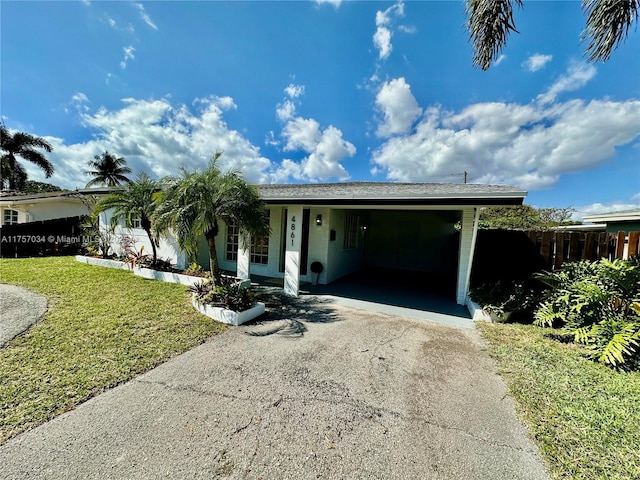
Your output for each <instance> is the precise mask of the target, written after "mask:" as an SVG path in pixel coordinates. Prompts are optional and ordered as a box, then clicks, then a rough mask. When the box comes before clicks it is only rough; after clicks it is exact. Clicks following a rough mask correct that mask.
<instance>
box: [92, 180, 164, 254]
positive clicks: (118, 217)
mask: <svg viewBox="0 0 640 480" xmlns="http://www.w3.org/2000/svg"><path fill="white" fill-rule="evenodd" d="M160 187H161V183H160V182H159V181H158V180H154V179H152V178H151V177H149V175H147V174H146V173H144V172H140V173H138V175H137V176H136V179H135V180H134V181H132V182H128V183H126V185H124V186H123V187H122V188H121V189H118V190H117V191H114V192H113V193H111V194H109V195H108V196H106V197H104V198H102V199H101V200H100V201H99V202H98V203H97V204H96V206H95V209H94V214H98V213H100V212H104V211H105V210H109V209H113V214H112V216H111V226H112V227H115V225H117V224H118V223H120V222H122V221H124V224H125V226H127V227H128V228H131V227H132V225H133V220H134V219H136V218H139V219H140V226H141V227H142V229H143V230H144V231H145V232H146V233H147V237H149V242H150V243H151V249H152V250H153V263H154V264H155V263H156V261H157V260H158V254H157V249H156V247H157V246H158V232H157V230H156V229H155V228H154V225H153V223H152V218H153V215H154V212H155V210H156V202H155V198H154V197H155V195H156V194H157V193H158V191H159V190H160Z"/></svg>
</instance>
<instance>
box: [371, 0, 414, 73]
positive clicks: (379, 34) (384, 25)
mask: <svg viewBox="0 0 640 480" xmlns="http://www.w3.org/2000/svg"><path fill="white" fill-rule="evenodd" d="M401 17H404V3H402V2H398V3H395V4H394V5H392V6H390V7H389V8H387V9H386V10H378V11H377V12H376V32H375V33H374V34H373V45H374V46H375V47H376V48H377V49H378V57H379V59H380V60H385V59H386V58H388V57H389V55H391V51H392V50H393V45H392V44H391V37H392V35H393V33H392V31H391V28H390V27H391V26H392V25H393V23H394V20H395V19H397V18H401ZM405 28H411V27H405Z"/></svg>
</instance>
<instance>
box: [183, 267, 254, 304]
mask: <svg viewBox="0 0 640 480" xmlns="http://www.w3.org/2000/svg"><path fill="white" fill-rule="evenodd" d="M189 291H190V292H191V293H192V294H193V295H194V296H195V297H196V300H197V302H198V303H200V304H204V305H212V306H214V307H222V308H226V309H228V310H233V311H236V312H242V311H244V310H248V309H250V308H251V307H253V306H254V305H255V303H256V300H255V295H254V294H253V292H252V291H251V290H250V289H248V288H243V287H241V286H240V283H239V282H238V281H237V280H236V279H235V278H233V277H225V276H222V277H221V279H220V280H219V283H218V284H217V285H215V284H214V283H213V282H212V281H211V279H207V280H203V281H201V282H197V283H196V284H194V285H193V286H192V287H189Z"/></svg>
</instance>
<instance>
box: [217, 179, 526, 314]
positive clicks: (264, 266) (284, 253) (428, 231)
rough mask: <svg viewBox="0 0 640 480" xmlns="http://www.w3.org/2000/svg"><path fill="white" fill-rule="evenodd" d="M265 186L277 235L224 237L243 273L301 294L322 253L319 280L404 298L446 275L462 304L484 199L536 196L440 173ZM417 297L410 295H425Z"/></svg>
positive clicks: (514, 200) (426, 290)
mask: <svg viewBox="0 0 640 480" xmlns="http://www.w3.org/2000/svg"><path fill="white" fill-rule="evenodd" d="M258 190H259V193H260V196H261V197H262V198H263V200H264V201H265V203H266V206H267V209H268V211H269V219H270V227H271V235H270V236H269V238H268V239H259V241H258V240H256V239H253V240H252V239H248V241H247V239H246V238H244V239H243V238H242V237H243V236H238V234H237V232H235V233H232V232H231V230H230V229H229V228H227V235H226V237H224V236H220V237H221V238H219V239H218V240H217V241H218V242H220V245H219V246H218V251H220V252H222V251H226V255H227V256H226V258H222V259H220V265H221V266H222V268H224V269H227V270H235V271H236V272H237V276H238V277H240V278H251V277H253V276H255V275H260V276H263V277H271V278H281V279H283V283H282V284H283V288H284V291H285V293H287V294H289V295H293V296H296V295H298V294H299V293H300V292H301V288H302V286H303V285H304V284H306V283H311V282H312V281H314V275H313V272H312V271H311V270H312V269H311V265H312V264H314V263H316V262H317V263H320V264H321V265H322V272H321V273H320V274H319V276H318V277H317V279H315V280H317V283H318V284H319V285H334V288H338V287H339V286H340V285H342V286H343V288H347V287H345V286H344V285H345V282H348V283H349V288H348V290H350V291H352V292H356V291H363V292H366V291H373V289H374V287H381V290H380V291H379V292H378V294H377V295H376V296H377V297H379V298H381V296H383V293H384V291H387V292H391V291H392V290H393V292H395V293H394V294H393V295H392V297H393V299H395V300H392V299H391V298H389V299H388V302H392V301H394V302H399V301H401V300H400V299H401V298H404V295H405V294H404V293H403V291H404V292H410V291H412V290H414V289H415V288H418V289H419V292H420V294H421V295H422V296H425V295H426V296H428V295H429V294H430V293H431V292H436V291H437V289H438V288H439V287H440V286H442V285H446V286H447V288H448V289H447V290H446V291H445V292H444V293H443V294H442V296H443V297H448V298H449V300H450V301H451V300H453V301H454V302H455V303H456V304H458V305H465V304H466V302H467V296H468V290H469V279H470V274H471V268H472V259H473V252H474V248H475V238H476V232H477V228H478V219H479V215H480V210H481V208H483V207H485V206H494V205H521V204H522V201H523V199H524V197H525V196H526V192H524V191H522V190H518V189H515V188H513V187H509V186H505V185H475V184H440V183H388V182H351V183H348V182H345V183H332V184H329V183H327V184H287V185H259V186H258ZM234 235H235V236H234ZM225 238H226V239H227V240H226V244H225ZM233 238H237V239H239V240H238V241H236V242H235V243H234V242H232V241H230V239H233ZM372 272H374V273H372ZM358 273H359V275H358ZM346 277H349V278H346ZM341 279H345V280H343V282H342V283H338V282H339V281H340V280H341ZM374 280H375V281H374ZM367 282H374V284H368V283H367ZM387 282H388V283H387ZM358 283H360V286H358ZM385 283H387V285H386V287H385ZM392 287H393V289H392ZM396 287H398V288H399V290H398V289H397V288H396ZM305 288H306V287H305ZM417 298H418V297H416V298H413V299H412V300H409V299H406V300H404V301H405V302H406V303H409V304H411V303H414V304H417V303H418V300H417ZM431 303H432V304H434V302H431ZM431 308H432V307H431Z"/></svg>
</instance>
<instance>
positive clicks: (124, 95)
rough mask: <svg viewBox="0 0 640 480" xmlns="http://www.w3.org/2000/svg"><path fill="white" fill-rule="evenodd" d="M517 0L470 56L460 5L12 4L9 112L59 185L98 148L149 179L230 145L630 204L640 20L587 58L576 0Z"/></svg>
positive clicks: (637, 126) (332, 166)
mask: <svg viewBox="0 0 640 480" xmlns="http://www.w3.org/2000/svg"><path fill="white" fill-rule="evenodd" d="M524 3H525V7H524V9H523V10H518V11H516V15H515V21H516V25H517V27H518V30H519V31H520V34H514V35H512V36H511V37H510V39H509V43H508V45H507V47H506V48H505V50H504V51H503V55H502V56H501V57H500V59H499V61H497V62H496V64H494V65H493V66H492V67H491V68H490V69H489V70H488V71H481V70H479V69H475V68H473V66H472V51H471V47H470V44H469V43H468V42H467V33H466V31H465V29H464V22H465V13H464V8H465V7H464V4H463V2H462V1H439V2H432V1H406V2H404V3H402V2H396V3H393V2H361V1H342V2H340V1H338V0H335V1H324V2H314V1H289V2H262V1H255V2H244V1H237V2H205V1H201V2H170V1H163V2H160V1H158V2H143V3H140V2H128V1H121V2H99V1H78V2H73V1H65V2H12V1H4V2H2V4H0V9H1V10H0V13H1V17H0V18H1V25H0V27H1V31H0V35H1V37H0V40H1V65H0V68H1V70H0V74H1V82H2V83H1V85H0V102H1V103H0V106H1V114H2V118H3V121H4V122H5V125H6V126H7V127H8V128H9V129H11V130H20V131H26V132H29V133H32V134H35V135H38V136H42V137H45V138H47V139H48V140H49V141H50V142H51V143H52V145H53V146H54V152H53V153H52V154H51V155H50V156H49V158H50V160H51V161H52V162H53V163H54V166H55V169H56V171H55V174H54V176H53V177H52V178H50V179H49V180H46V181H49V182H51V183H54V184H57V185H60V186H62V187H66V188H75V187H79V188H82V187H83V186H84V185H85V184H86V182H87V181H88V177H87V176H86V175H85V174H84V170H86V162H87V161H88V160H90V159H92V158H93V156H94V155H96V154H99V153H101V152H104V151H105V150H108V151H109V152H111V153H114V154H117V155H119V156H123V157H125V158H126V159H127V161H128V163H129V165H130V166H131V167H132V168H133V170H134V171H139V170H144V171H147V172H148V173H150V174H152V175H154V176H158V177H159V176H163V175H170V174H175V173H176V172H177V170H178V167H179V166H180V165H184V166H186V167H187V168H194V167H197V166H204V165H206V164H207V162H208V160H209V159H210V158H211V156H212V155H213V154H214V153H215V152H216V151H223V152H224V155H223V156H222V157H221V165H222V167H223V168H239V169H241V170H242V171H243V172H244V173H245V175H246V176H247V178H248V179H249V180H251V181H253V182H270V183H272V182H278V183H285V182H319V181H322V182H335V181H347V180H350V181H365V180H375V181H406V182H462V172H465V171H466V172H468V174H469V181H470V182H474V183H501V184H509V185H512V186H516V187H521V188H524V189H526V190H528V191H529V196H528V198H527V200H526V202H527V203H529V204H532V205H535V206H539V207H568V206H571V207H573V208H576V209H577V210H578V216H580V215H583V214H588V213H597V212H601V211H609V210H616V209H625V208H635V207H638V206H640V54H639V52H640V35H639V34H638V33H637V31H636V29H635V28H632V31H631V36H630V37H629V38H628V39H627V41H626V42H625V43H624V44H623V45H622V46H621V47H620V48H619V49H618V50H617V51H615V52H614V54H613V56H612V58H611V60H610V61H608V62H607V63H597V64H588V63H586V62H585V61H584V58H583V54H582V53H583V45H581V44H580V41H579V37H580V33H581V31H582V29H583V27H584V16H583V15H582V12H581V10H580V3H579V2H574V1H557V2H555V1H534V0H525V2H524ZM36 32H37V33H36ZM25 166H27V167H28V165H25ZM28 172H29V174H30V178H32V179H35V180H42V181H44V180H45V179H44V178H43V175H42V174H41V172H39V171H37V170H35V169H31V168H29V167H28Z"/></svg>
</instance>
